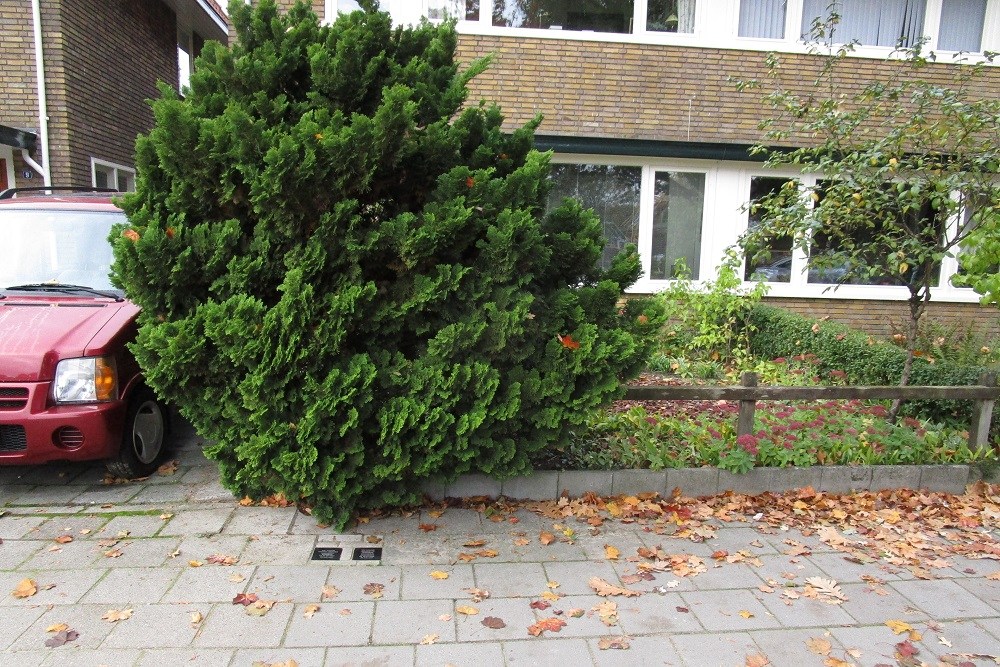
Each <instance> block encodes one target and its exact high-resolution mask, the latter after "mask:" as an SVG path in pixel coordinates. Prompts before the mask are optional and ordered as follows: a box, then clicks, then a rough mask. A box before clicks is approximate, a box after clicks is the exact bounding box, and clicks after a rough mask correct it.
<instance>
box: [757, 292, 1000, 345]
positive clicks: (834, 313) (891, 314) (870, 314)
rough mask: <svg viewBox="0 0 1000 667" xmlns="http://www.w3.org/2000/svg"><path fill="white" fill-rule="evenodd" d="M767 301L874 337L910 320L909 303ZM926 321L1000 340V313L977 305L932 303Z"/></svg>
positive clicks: (781, 298)
mask: <svg viewBox="0 0 1000 667" xmlns="http://www.w3.org/2000/svg"><path fill="white" fill-rule="evenodd" d="M764 301H765V302H767V303H770V304H772V305H775V306H780V307H782V308H787V309H788V310H791V311H794V312H796V313H800V314H802V315H805V316H806V317H810V318H815V319H820V318H822V317H828V318H829V319H830V320H832V321H834V322H840V323H841V324H846V325H848V326H850V327H852V328H854V329H859V330H861V331H864V332H866V333H869V334H871V335H873V336H878V337H886V336H890V335H892V334H893V333H896V332H900V333H902V332H904V331H905V330H904V329H903V326H904V325H905V322H906V320H907V319H908V318H909V308H908V306H907V305H906V302H905V301H866V300H863V299H793V298H785V297H768V298H765V299H764ZM921 319H922V320H933V321H935V322H938V323H940V324H944V325H947V326H953V325H957V326H958V327H959V330H960V331H964V330H965V327H966V326H968V325H969V324H971V323H975V328H976V330H978V331H979V333H980V334H981V335H983V336H985V337H988V338H997V337H1000V311H998V310H997V309H996V308H995V307H992V306H980V305H979V304H976V303H945V302H941V301H938V302H935V301H931V302H930V303H928V304H927V312H926V313H925V314H924V316H923V318H921Z"/></svg>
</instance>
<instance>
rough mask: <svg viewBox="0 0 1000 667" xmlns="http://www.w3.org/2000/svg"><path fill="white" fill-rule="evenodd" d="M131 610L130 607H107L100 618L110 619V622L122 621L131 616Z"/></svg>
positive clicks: (103, 619)
mask: <svg viewBox="0 0 1000 667" xmlns="http://www.w3.org/2000/svg"><path fill="white" fill-rule="evenodd" d="M132 611H133V610H131V609H109V610H107V611H106V612H104V616H101V620H102V621H110V622H111V623H117V622H118V621H124V620H127V619H130V618H132Z"/></svg>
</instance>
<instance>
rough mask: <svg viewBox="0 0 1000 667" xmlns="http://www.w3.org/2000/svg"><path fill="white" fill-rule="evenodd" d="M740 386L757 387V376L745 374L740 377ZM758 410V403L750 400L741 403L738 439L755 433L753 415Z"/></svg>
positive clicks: (737, 429)
mask: <svg viewBox="0 0 1000 667" xmlns="http://www.w3.org/2000/svg"><path fill="white" fill-rule="evenodd" d="M740 384H742V385H743V386H744V387H756V386H757V374H756V373H752V372H750V371H746V372H744V373H743V374H742V375H741V376H740ZM756 410H757V401H755V400H753V399H750V400H746V401H740V420H739V422H738V423H737V425H736V437H737V438H738V437H740V436H741V435H743V434H744V433H753V415H754V412H755V411H756Z"/></svg>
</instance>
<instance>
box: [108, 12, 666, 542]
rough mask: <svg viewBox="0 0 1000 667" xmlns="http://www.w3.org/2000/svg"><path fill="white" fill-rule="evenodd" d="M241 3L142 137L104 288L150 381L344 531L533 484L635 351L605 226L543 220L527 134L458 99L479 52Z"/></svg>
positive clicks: (637, 340) (579, 212)
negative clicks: (367, 517) (533, 459)
mask: <svg viewBox="0 0 1000 667" xmlns="http://www.w3.org/2000/svg"><path fill="white" fill-rule="evenodd" d="M254 5H257V7H256V8H255V9H251V8H250V7H247V6H246V5H243V4H242V3H233V4H232V7H233V10H234V11H233V15H232V19H233V22H234V25H235V27H236V31H237V34H238V43H237V44H236V45H235V46H234V47H233V48H232V50H227V49H225V48H224V47H221V46H219V45H217V44H212V43H210V44H206V46H205V49H204V50H203V52H202V54H201V56H200V58H199V60H198V61H197V67H196V69H195V71H194V73H193V75H192V77H191V87H190V90H188V91H186V92H185V96H184V98H183V99H180V98H179V97H178V96H177V95H176V93H174V92H172V91H170V90H169V89H168V88H166V87H163V88H161V91H162V99H159V100H157V101H155V102H154V103H153V111H154V114H155V118H156V126H155V128H154V129H153V130H152V132H150V134H149V135H147V136H144V137H141V138H140V139H139V141H138V144H137V148H136V152H137V157H136V162H137V165H138V178H137V191H136V192H135V193H134V194H131V195H128V196H126V197H125V198H124V203H123V205H124V208H125V210H126V212H127V213H128V215H129V220H130V227H129V228H128V229H121V228H119V229H117V230H115V233H114V234H113V237H112V240H113V242H114V244H115V252H116V264H115V275H116V279H117V281H118V284H119V285H121V286H122V287H124V288H125V290H126V292H127V293H128V294H129V296H130V297H131V298H132V299H134V300H135V301H136V302H137V303H139V304H140V305H141V306H142V308H143V310H142V315H141V317H140V331H139V336H138V340H137V342H136V343H135V345H134V350H135V353H136V356H137V358H138V359H139V361H140V363H141V365H142V366H143V368H144V369H145V371H146V377H147V379H148V382H149V383H150V384H151V385H152V386H153V388H155V389H156V390H157V391H158V392H159V393H160V395H161V396H162V397H163V398H165V399H167V400H169V401H170V402H172V403H174V404H175V405H177V406H178V408H179V409H180V412H181V413H182V414H183V415H184V416H186V417H187V418H188V419H190V420H191V422H192V423H193V424H194V426H195V428H196V429H197V430H198V432H199V433H200V434H201V435H202V436H204V437H206V438H207V439H208V440H210V441H211V442H212V444H211V446H210V447H208V448H207V450H206V452H207V454H208V455H209V456H210V457H212V458H213V459H216V460H217V461H219V463H220V470H221V474H222V480H223V483H224V484H225V485H226V486H227V487H228V488H230V489H232V490H233V491H235V492H236V493H237V494H240V495H243V494H246V495H249V496H251V497H254V498H259V497H261V496H264V495H267V494H270V493H278V492H280V493H283V494H284V495H285V496H287V497H288V498H289V499H291V500H292V501H295V502H302V503H305V504H308V505H310V506H312V507H313V512H314V515H315V516H316V517H317V518H318V519H319V520H321V521H324V522H330V523H333V524H335V525H336V526H342V525H344V523H345V522H346V521H348V519H349V518H350V516H351V514H352V512H353V511H354V510H356V509H357V508H361V507H372V506H382V505H395V504H401V503H407V502H412V501H414V500H416V499H418V497H419V496H418V491H419V488H420V485H421V483H422V482H423V481H425V480H427V479H428V478H434V477H439V476H440V477H446V478H454V477H455V476H457V475H459V474H461V473H466V472H470V471H480V472H483V473H487V474H490V475H494V476H497V477H503V476H510V475H514V474H520V473H524V472H526V471H527V470H528V468H529V455H530V454H531V453H533V452H536V451H538V450H540V449H542V448H544V447H547V446H558V445H559V444H560V443H564V442H566V441H567V440H568V438H569V433H570V432H571V431H572V429H574V428H575V427H578V426H582V425H583V424H584V422H585V421H586V419H587V417H588V415H590V414H591V411H592V409H593V408H594V407H595V406H597V405H600V404H602V403H605V402H607V401H609V400H611V399H613V398H615V397H617V396H618V395H619V392H620V387H619V380H620V379H625V378H628V377H630V376H631V375H634V374H635V373H637V372H638V371H639V370H640V368H641V365H642V364H643V363H644V362H645V360H646V359H647V358H648V355H649V349H648V348H649V346H648V345H647V343H646V338H647V337H648V334H649V333H651V332H652V331H654V330H657V329H658V327H659V325H660V323H661V320H660V319H659V318H658V317H657V316H656V314H655V310H646V304H644V302H642V301H640V300H629V301H628V302H627V303H626V304H625V305H619V300H620V298H621V295H622V293H623V290H624V288H625V287H626V286H628V285H630V284H631V283H633V282H634V281H635V280H636V279H637V277H638V275H639V272H640V265H639V260H638V256H637V255H636V253H635V252H634V250H633V251H630V252H627V253H623V254H621V255H619V256H618V257H617V259H616V260H615V261H614V263H613V264H612V266H611V267H610V268H608V269H606V270H604V269H602V268H600V266H599V261H600V257H601V253H602V248H603V240H602V238H601V226H600V222H599V220H598V219H597V218H596V216H595V215H594V214H593V213H592V212H591V211H587V210H584V209H582V208H581V206H580V205H579V204H578V203H576V202H574V201H571V200H566V201H565V202H564V203H562V204H561V205H559V206H558V207H556V208H555V209H554V210H551V211H550V212H548V213H545V210H546V203H547V195H548V191H549V185H548V180H547V175H548V172H549V159H548V155H546V154H540V153H538V152H536V151H534V150H533V148H532V146H533V132H534V129H535V127H536V126H537V124H538V122H540V120H536V121H534V122H533V123H530V124H529V125H528V126H526V127H523V128H521V129H518V130H516V131H514V132H513V133H512V134H508V133H505V132H504V131H502V129H501V123H502V120H503V119H502V116H501V113H500V110H499V109H498V108H496V107H495V106H487V105H485V104H479V105H472V106H468V107H464V101H465V98H466V90H467V89H466V84H467V82H468V80H469V79H471V78H472V77H473V76H474V75H476V74H477V73H478V72H480V71H482V70H483V69H484V68H485V66H486V63H485V62H482V61H480V62H476V63H473V64H472V65H470V66H469V68H468V69H467V70H465V71H464V72H461V73H460V72H459V68H458V66H457V64H456V63H455V58H454V54H455V47H456V34H455V30H454V26H453V25H452V24H447V23H446V24H444V25H442V26H437V27H436V26H431V25H429V24H426V23H425V24H422V25H420V26H418V27H416V28H406V29H404V28H393V26H392V21H391V19H390V18H389V16H388V15H387V14H384V13H379V12H376V11H371V10H369V11H364V12H354V13H351V14H346V15H342V16H341V17H340V18H339V19H338V20H337V21H336V23H334V24H333V25H331V26H320V24H319V22H318V20H317V19H316V17H315V16H314V15H313V14H312V12H311V11H310V10H309V9H308V7H307V6H306V5H305V4H304V3H298V4H296V5H295V6H294V7H293V8H292V9H291V10H290V11H289V12H288V13H287V15H282V14H281V13H280V12H279V11H278V9H277V7H276V5H275V2H274V1H273V0H262V1H261V2H260V3H254Z"/></svg>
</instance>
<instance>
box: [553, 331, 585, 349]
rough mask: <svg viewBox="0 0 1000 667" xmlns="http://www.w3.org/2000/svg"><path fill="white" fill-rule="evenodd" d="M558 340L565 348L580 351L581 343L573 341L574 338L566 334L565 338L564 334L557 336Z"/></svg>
mask: <svg viewBox="0 0 1000 667" xmlns="http://www.w3.org/2000/svg"><path fill="white" fill-rule="evenodd" d="M556 338H558V339H559V342H560V343H562V346H563V347H565V348H568V349H570V350H579V349H580V343H578V342H577V341H575V340H573V337H572V336H570V335H569V334H566V335H565V336H563V335H562V334H557V335H556Z"/></svg>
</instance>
